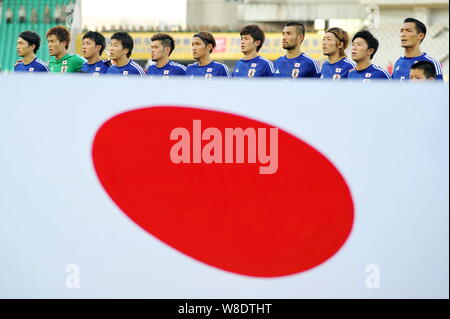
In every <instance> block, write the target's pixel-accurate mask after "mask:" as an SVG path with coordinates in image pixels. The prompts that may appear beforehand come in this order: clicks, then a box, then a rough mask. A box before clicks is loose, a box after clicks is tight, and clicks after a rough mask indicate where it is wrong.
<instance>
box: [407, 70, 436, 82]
mask: <svg viewBox="0 0 450 319" xmlns="http://www.w3.org/2000/svg"><path fill="white" fill-rule="evenodd" d="M409 79H410V80H411V81H412V82H420V81H427V80H434V79H433V78H430V79H427V77H426V76H425V72H423V70H419V69H412V70H411V72H410V73H409Z"/></svg>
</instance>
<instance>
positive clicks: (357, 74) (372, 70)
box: [348, 30, 390, 82]
mask: <svg viewBox="0 0 450 319" xmlns="http://www.w3.org/2000/svg"><path fill="white" fill-rule="evenodd" d="M378 46H379V43H378V40H377V38H375V37H374V36H373V35H372V33H370V32H369V31H366V30H364V31H359V32H357V33H356V34H355V35H354V36H353V39H352V59H353V61H355V62H356V68H354V69H353V70H350V72H349V73H348V79H351V80H362V81H363V82H370V81H371V80H372V79H385V80H387V79H390V76H389V73H387V71H385V70H383V69H382V68H381V67H379V66H377V65H375V64H372V59H373V57H374V56H375V53H376V52H377V50H378Z"/></svg>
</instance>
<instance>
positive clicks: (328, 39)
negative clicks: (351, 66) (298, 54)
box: [322, 32, 339, 56]
mask: <svg viewBox="0 0 450 319" xmlns="http://www.w3.org/2000/svg"><path fill="white" fill-rule="evenodd" d="M322 50H323V55H328V56H329V55H333V54H336V52H338V51H339V47H338V40H337V38H336V36H335V35H334V34H333V33H331V32H328V33H325V36H324V37H323V41H322Z"/></svg>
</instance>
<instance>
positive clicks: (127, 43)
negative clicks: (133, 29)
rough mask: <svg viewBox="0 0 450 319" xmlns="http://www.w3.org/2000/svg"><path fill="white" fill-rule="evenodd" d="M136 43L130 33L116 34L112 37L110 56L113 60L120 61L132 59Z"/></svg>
mask: <svg viewBox="0 0 450 319" xmlns="http://www.w3.org/2000/svg"><path fill="white" fill-rule="evenodd" d="M133 48H134V41H133V38H132V37H131V35H130V34H129V33H128V32H116V33H114V34H113V35H112V37H111V44H110V49H109V54H110V56H111V59H113V60H114V61H119V60H121V59H123V58H125V57H126V58H128V59H129V58H130V56H131V54H132V53H133Z"/></svg>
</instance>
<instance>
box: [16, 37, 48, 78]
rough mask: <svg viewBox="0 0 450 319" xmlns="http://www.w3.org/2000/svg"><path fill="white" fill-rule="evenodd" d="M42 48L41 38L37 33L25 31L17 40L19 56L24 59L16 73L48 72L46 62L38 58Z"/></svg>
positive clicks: (19, 63)
mask: <svg viewBox="0 0 450 319" xmlns="http://www.w3.org/2000/svg"><path fill="white" fill-rule="evenodd" d="M40 46H41V38H40V37H39V35H38V34H37V33H36V32H33V31H24V32H22V33H20V34H19V38H18V39H17V54H18V55H19V56H20V57H21V58H22V60H21V61H19V62H18V63H17V64H16V65H15V67H14V72H48V71H49V70H48V67H47V65H46V64H45V62H44V61H42V60H40V59H38V58H37V57H36V53H37V52H38V50H39V47H40Z"/></svg>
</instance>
